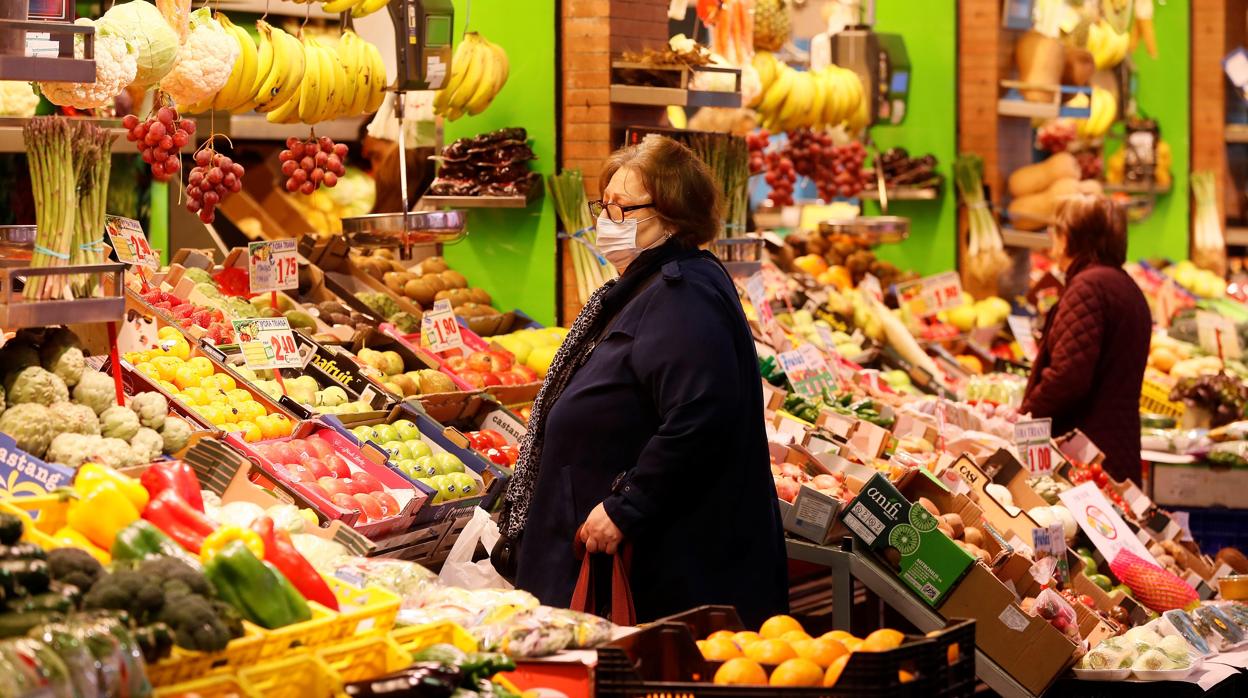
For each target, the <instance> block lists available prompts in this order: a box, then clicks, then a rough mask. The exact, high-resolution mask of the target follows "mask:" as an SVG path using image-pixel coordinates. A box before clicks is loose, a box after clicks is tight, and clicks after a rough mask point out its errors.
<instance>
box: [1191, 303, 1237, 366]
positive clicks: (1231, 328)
mask: <svg viewBox="0 0 1248 698" xmlns="http://www.w3.org/2000/svg"><path fill="white" fill-rule="evenodd" d="M1196 335H1197V337H1198V338H1199V340H1200V348H1201V349H1204V350H1205V351H1207V352H1209V353H1210V354H1213V355H1214V356H1216V357H1219V358H1222V359H1238V358H1239V357H1240V353H1241V350H1240V346H1239V334H1238V332H1236V330H1235V323H1233V322H1231V321H1230V320H1229V319H1227V318H1224V317H1222V316H1221V315H1218V314H1216V313H1206V312H1198V313H1196Z"/></svg>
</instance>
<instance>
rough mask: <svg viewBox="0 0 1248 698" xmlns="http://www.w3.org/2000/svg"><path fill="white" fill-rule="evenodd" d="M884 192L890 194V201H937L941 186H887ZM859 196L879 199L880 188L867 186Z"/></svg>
mask: <svg viewBox="0 0 1248 698" xmlns="http://www.w3.org/2000/svg"><path fill="white" fill-rule="evenodd" d="M884 192H885V193H886V194H888V200H889V201H935V200H936V199H939V198H940V188H939V187H898V188H896V189H893V188H892V187H887V188H885V189H884ZM858 197H859V198H861V199H869V200H871V201H879V199H880V190H879V188H878V187H867V188H866V189H863V190H862V192H861V193H859V194H858Z"/></svg>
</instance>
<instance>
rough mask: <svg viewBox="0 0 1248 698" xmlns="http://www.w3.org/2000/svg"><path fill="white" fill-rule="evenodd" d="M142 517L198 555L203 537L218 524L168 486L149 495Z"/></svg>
mask: <svg viewBox="0 0 1248 698" xmlns="http://www.w3.org/2000/svg"><path fill="white" fill-rule="evenodd" d="M143 518H145V519H147V520H148V521H151V522H152V524H153V525H155V526H156V528H159V529H160V530H161V531H163V532H164V534H165V535H167V536H169V537H170V538H172V539H173V540H175V541H177V543H178V545H181V546H182V547H183V548H186V549H187V550H189V551H191V552H193V553H195V554H197V555H198V554H199V549H200V548H201V547H202V546H203V544H204V538H205V537H207V536H208V534H210V533H212V532H213V531H215V530H216V528H217V526H216V524H214V523H213V522H212V521H211V520H210V519H209V518H208V517H207V516H204V514H203V512H200V511H197V510H196V509H195V507H193V506H191V505H190V504H187V503H186V501H185V500H184V499H182V498H181V497H179V496H178V494H177V493H176V492H174V491H173V490H168V489H167V490H164V491H163V492H161V493H160V494H159V495H156V496H153V497H152V501H150V502H148V503H147V508H146V509H144V510H143Z"/></svg>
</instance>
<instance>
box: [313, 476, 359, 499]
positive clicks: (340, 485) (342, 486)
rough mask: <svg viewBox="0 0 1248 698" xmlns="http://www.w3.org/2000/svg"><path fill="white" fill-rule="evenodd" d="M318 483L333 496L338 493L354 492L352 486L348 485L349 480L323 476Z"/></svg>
mask: <svg viewBox="0 0 1248 698" xmlns="http://www.w3.org/2000/svg"><path fill="white" fill-rule="evenodd" d="M316 484H318V485H320V486H321V489H323V490H325V491H326V492H328V493H329V496H331V497H332V496H334V495H336V494H352V492H351V488H350V487H349V486H347V482H346V481H345V480H339V479H337V478H332V477H323V478H320V479H319V480H317V481H316Z"/></svg>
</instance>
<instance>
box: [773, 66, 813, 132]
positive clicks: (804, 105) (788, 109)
mask: <svg viewBox="0 0 1248 698" xmlns="http://www.w3.org/2000/svg"><path fill="white" fill-rule="evenodd" d="M814 99H815V88H814V79H813V78H811V76H810V73H809V72H802V73H799V74H798V75H797V79H796V81H795V82H794V83H793V89H792V90H790V91H789V96H788V97H786V98H785V100H784V106H782V107H781V108H780V123H782V124H785V125H786V126H792V125H798V124H801V123H803V120H804V119H805V118H806V115H807V114H809V113H810V107H811V103H812V102H813V101H814Z"/></svg>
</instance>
